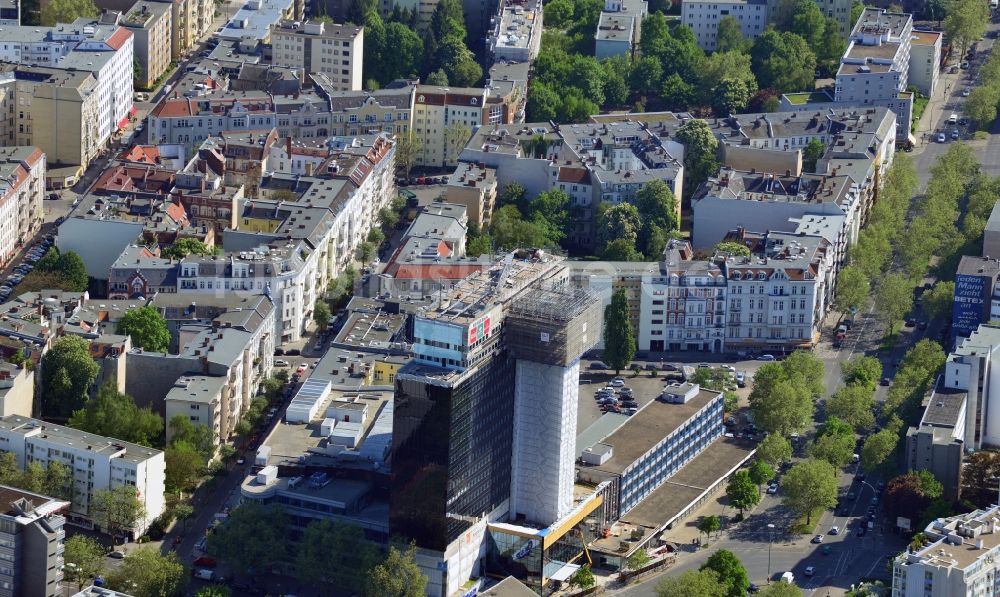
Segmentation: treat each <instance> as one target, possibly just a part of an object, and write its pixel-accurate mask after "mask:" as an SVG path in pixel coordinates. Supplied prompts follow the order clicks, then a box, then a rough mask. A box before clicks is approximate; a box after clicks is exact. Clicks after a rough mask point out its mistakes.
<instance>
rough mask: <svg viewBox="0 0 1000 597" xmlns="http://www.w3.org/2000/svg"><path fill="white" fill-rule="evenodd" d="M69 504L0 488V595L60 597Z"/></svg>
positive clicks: (2, 486)
mask: <svg viewBox="0 0 1000 597" xmlns="http://www.w3.org/2000/svg"><path fill="white" fill-rule="evenodd" d="M68 507H69V502H64V501H62V500H57V499H55V498H51V497H47V496H44V495H39V494H37V493H31V492H29V491H24V490H22V489H17V488H14V487H8V486H6V485H0V542H2V543H0V545H3V546H4V548H5V550H6V551H5V553H4V558H3V560H4V563H3V565H2V566H0V596H2V597H56V596H57V595H62V590H61V587H60V583H61V582H62V580H63V549H64V545H63V541H64V540H65V538H66V531H65V530H64V529H63V526H64V525H65V524H66V519H65V517H64V516H63V513H64V512H65V511H66V510H67V509H68Z"/></svg>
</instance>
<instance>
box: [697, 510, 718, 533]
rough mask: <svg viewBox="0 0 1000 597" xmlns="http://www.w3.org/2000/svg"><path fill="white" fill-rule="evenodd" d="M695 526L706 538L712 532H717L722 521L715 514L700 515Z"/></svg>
mask: <svg viewBox="0 0 1000 597" xmlns="http://www.w3.org/2000/svg"><path fill="white" fill-rule="evenodd" d="M697 528H698V530H699V531H701V532H702V533H705V537H706V538H708V537H709V536H710V535H711V534H712V533H717V532H718V531H719V529H721V528H722V521H721V520H719V517H718V516H715V515H711V516H702V517H701V520H699V521H698V527H697Z"/></svg>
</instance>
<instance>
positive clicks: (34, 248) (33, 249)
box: [0, 234, 54, 301]
mask: <svg viewBox="0 0 1000 597" xmlns="http://www.w3.org/2000/svg"><path fill="white" fill-rule="evenodd" d="M53 238H54V237H53V235H52V234H48V235H46V236H43V237H41V238H40V239H39V240H38V241H36V242H35V243H34V244H33V245H30V246H28V247H27V248H26V249H25V250H23V252H21V253H20V254H19V255H18V257H17V258H15V259H14V261H12V262H11V266H10V269H9V270H7V272H6V273H7V275H6V277H5V278H4V279H3V284H2V285H0V301H5V300H7V298H8V297H10V295H11V294H13V293H14V291H15V288H16V287H17V285H18V284H20V283H21V282H22V281H23V280H24V277H25V276H27V275H28V274H29V273H31V272H32V271H33V270H34V269H35V264H36V263H37V262H38V261H39V260H40V259H41V258H42V257H43V256H44V255H45V253H46V252H47V251H48V250H49V248H50V247H51V246H52V242H53Z"/></svg>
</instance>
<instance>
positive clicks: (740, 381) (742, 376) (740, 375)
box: [736, 371, 747, 388]
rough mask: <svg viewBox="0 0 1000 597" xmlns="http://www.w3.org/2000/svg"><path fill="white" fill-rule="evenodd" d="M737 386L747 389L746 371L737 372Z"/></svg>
mask: <svg viewBox="0 0 1000 597" xmlns="http://www.w3.org/2000/svg"><path fill="white" fill-rule="evenodd" d="M736 385H737V386H739V387H741V388H745V387H746V385H747V372H746V371H737V372H736Z"/></svg>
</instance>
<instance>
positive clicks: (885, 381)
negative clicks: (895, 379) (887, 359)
mask: <svg viewBox="0 0 1000 597" xmlns="http://www.w3.org/2000/svg"><path fill="white" fill-rule="evenodd" d="M882 385H883V386H889V385H892V380H891V379H889V378H888V377H883V378H882Z"/></svg>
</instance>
